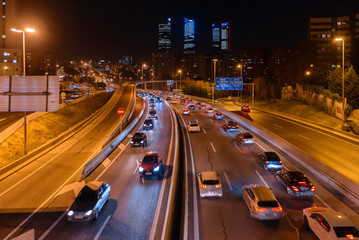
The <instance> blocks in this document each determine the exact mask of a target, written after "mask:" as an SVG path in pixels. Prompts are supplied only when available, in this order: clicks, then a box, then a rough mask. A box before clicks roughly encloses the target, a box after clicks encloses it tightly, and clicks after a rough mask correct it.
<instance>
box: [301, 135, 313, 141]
mask: <svg viewBox="0 0 359 240" xmlns="http://www.w3.org/2000/svg"><path fill="white" fill-rule="evenodd" d="M299 136H300V137H302V138H304V139H307V140H308V141H312V139H310V138H308V137H306V136H303V135H301V134H299Z"/></svg>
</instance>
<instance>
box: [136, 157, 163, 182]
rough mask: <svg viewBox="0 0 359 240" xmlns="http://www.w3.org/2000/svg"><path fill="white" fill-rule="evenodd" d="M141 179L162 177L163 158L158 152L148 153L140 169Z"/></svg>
mask: <svg viewBox="0 0 359 240" xmlns="http://www.w3.org/2000/svg"><path fill="white" fill-rule="evenodd" d="M138 173H139V174H140V177H144V176H153V175H155V176H157V177H158V178H161V177H162V156H161V155H160V154H159V153H158V152H157V151H152V152H148V153H146V155H145V156H144V157H143V160H142V162H141V164H140V166H139V167H138Z"/></svg>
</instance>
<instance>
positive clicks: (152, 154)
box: [145, 151, 159, 156]
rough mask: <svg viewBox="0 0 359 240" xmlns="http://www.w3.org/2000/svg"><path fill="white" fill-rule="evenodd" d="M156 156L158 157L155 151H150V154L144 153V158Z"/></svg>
mask: <svg viewBox="0 0 359 240" xmlns="http://www.w3.org/2000/svg"><path fill="white" fill-rule="evenodd" d="M157 155H159V154H158V152H157V151H151V152H148V153H146V155H145V156H157Z"/></svg>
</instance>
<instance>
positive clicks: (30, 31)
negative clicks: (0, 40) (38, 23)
mask: <svg viewBox="0 0 359 240" xmlns="http://www.w3.org/2000/svg"><path fill="white" fill-rule="evenodd" d="M11 31H13V32H18V33H22V58H23V75H24V76H26V63H25V60H26V55H25V32H29V33H33V32H35V29H33V28H26V29H25V30H20V29H16V28H12V29H11Z"/></svg>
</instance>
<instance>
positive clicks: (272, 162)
mask: <svg viewBox="0 0 359 240" xmlns="http://www.w3.org/2000/svg"><path fill="white" fill-rule="evenodd" d="M257 160H258V162H259V164H261V165H263V167H264V169H266V170H267V169H269V170H280V169H282V167H283V164H282V160H280V158H279V156H278V155H277V154H276V153H275V152H263V153H259V154H258V156H257Z"/></svg>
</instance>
